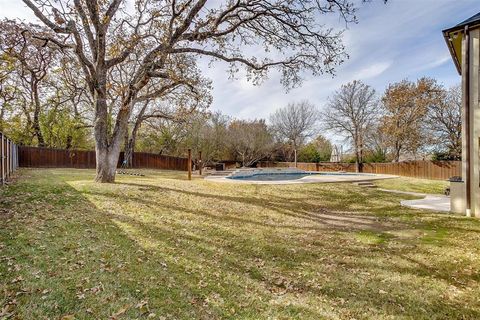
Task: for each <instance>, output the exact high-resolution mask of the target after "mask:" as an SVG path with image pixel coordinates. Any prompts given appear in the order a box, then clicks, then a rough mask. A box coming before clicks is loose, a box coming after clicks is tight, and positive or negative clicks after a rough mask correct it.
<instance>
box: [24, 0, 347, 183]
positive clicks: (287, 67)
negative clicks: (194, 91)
mask: <svg viewBox="0 0 480 320" xmlns="http://www.w3.org/2000/svg"><path fill="white" fill-rule="evenodd" d="M23 2H24V3H25V4H26V5H27V6H28V7H29V8H30V9H31V10H32V11H33V12H34V14H35V15H36V16H37V17H38V18H39V19H40V20H41V21H42V22H43V23H44V24H45V25H46V26H48V27H49V28H50V29H51V30H52V31H53V32H55V33H56V36H47V37H45V36H39V38H40V39H44V40H45V41H48V42H51V43H54V44H56V45H58V46H59V47H60V48H61V49H62V50H64V51H67V50H70V51H73V52H74V53H75V54H76V56H77V58H78V61H79V63H80V65H81V68H82V71H83V75H84V77H85V80H86V82H87V84H88V87H89V91H90V94H91V96H92V97H93V100H94V107H95V123H94V135H95V145H96V146H95V149H96V157H97V175H96V181H99V182H113V181H114V179H115V168H116V163H117V161H118V156H119V153H120V149H121V142H122V140H123V138H124V135H125V131H126V130H127V125H128V120H129V118H130V114H131V111H132V108H133V106H134V104H135V101H136V97H137V95H138V93H139V92H140V91H141V90H142V89H143V88H144V87H145V86H146V85H147V84H148V83H149V82H150V81H151V80H152V79H156V78H161V79H170V78H172V77H175V70H169V69H168V60H169V59H171V58H172V57H173V56H175V55H194V56H204V57H209V58H212V59H215V60H223V61H226V62H228V63H230V65H231V67H232V68H231V71H232V72H235V71H236V70H237V69H238V66H239V65H242V66H245V67H246V70H247V71H248V72H249V75H250V78H251V79H252V80H253V81H255V82H258V80H260V79H262V78H263V77H264V76H265V74H266V72H267V71H268V70H269V69H272V68H277V69H278V70H280V71H281V74H282V80H281V81H282V83H283V84H284V85H285V86H287V87H291V86H295V85H298V84H299V83H300V81H301V71H303V70H308V71H310V72H311V73H313V74H314V75H318V74H322V73H325V72H326V73H334V69H335V66H336V65H338V64H340V63H341V62H342V61H343V60H344V59H345V58H346V55H345V52H344V47H343V45H342V43H341V33H339V32H335V31H334V30H332V29H331V28H324V27H322V23H319V21H318V20H319V19H320V16H321V15H324V14H331V13H340V15H341V16H342V17H343V18H345V19H346V20H347V21H351V20H353V19H354V12H355V8H354V6H353V5H352V3H351V2H349V1H348V0H302V1H300V0H293V1H292V0H274V1H264V0H258V1H250V0H237V1H226V2H219V3H217V4H212V5H211V6H207V1H206V0H195V1H191V0H169V1H153V0H139V1H135V2H134V4H133V9H130V8H131V6H127V2H126V1H125V0H108V1H98V0H88V1H87V0H59V1H54V0H23ZM262 45H263V47H264V49H265V50H264V52H266V55H265V56H263V57H262V55H261V54H255V55H254V56H251V57H248V56H246V55H245V54H244V52H245V50H243V49H244V48H245V47H255V48H258V46H262ZM134 53H135V54H136V55H137V57H138V58H139V61H141V64H140V65H139V66H138V68H131V70H132V72H131V74H130V76H129V82H128V85H127V86H125V87H124V88H123V89H122V90H123V93H122V94H120V95H115V96H116V97H118V96H120V97H121V99H119V101H117V102H116V104H115V105H114V106H115V108H116V111H115V112H113V113H111V114H115V116H116V117H115V121H114V125H113V130H110V128H109V110H110V109H109V108H112V105H111V103H112V101H111V97H113V96H114V95H112V94H110V90H111V86H110V83H109V74H110V73H111V72H112V69H113V68H115V67H116V66H118V65H121V64H125V63H128V62H127V61H129V57H130V56H131V55H132V54H134ZM269 57H280V59H279V60H272V59H269Z"/></svg>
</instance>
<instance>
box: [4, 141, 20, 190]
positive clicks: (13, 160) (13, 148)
mask: <svg viewBox="0 0 480 320" xmlns="http://www.w3.org/2000/svg"><path fill="white" fill-rule="evenodd" d="M17 167H18V147H17V145H16V144H15V143H13V141H12V140H10V139H8V138H7V137H6V136H5V135H4V134H3V133H1V132H0V184H1V185H4V184H5V182H7V181H8V180H9V179H10V178H11V176H12V173H13V172H14V171H15V170H16V169H17Z"/></svg>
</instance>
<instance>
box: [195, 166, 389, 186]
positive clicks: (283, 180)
mask: <svg viewBox="0 0 480 320" xmlns="http://www.w3.org/2000/svg"><path fill="white" fill-rule="evenodd" d="M395 177H396V176H391V175H382V174H373V173H350V172H348V173H347V172H318V171H303V170H299V169H296V168H251V169H237V170H235V171H233V172H231V173H230V174H228V173H227V175H209V176H207V177H205V178H204V179H206V180H209V181H215V182H229V183H248V184H302V183H335V182H343V183H345V182H365V181H373V180H380V179H391V178H395Z"/></svg>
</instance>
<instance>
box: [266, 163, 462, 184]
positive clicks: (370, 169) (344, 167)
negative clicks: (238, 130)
mask: <svg viewBox="0 0 480 320" xmlns="http://www.w3.org/2000/svg"><path fill="white" fill-rule="evenodd" d="M258 166H259V167H294V166H295V163H293V162H272V161H261V162H259V163H258ZM297 168H299V169H302V170H306V171H325V172H332V171H346V172H355V164H352V163H332V162H320V163H305V162H298V163H297ZM363 172H365V173H377V174H392V175H397V176H404V177H412V178H422V179H432V180H447V179H449V178H450V177H452V176H461V174H462V162H461V161H404V162H391V163H365V164H364V165H363Z"/></svg>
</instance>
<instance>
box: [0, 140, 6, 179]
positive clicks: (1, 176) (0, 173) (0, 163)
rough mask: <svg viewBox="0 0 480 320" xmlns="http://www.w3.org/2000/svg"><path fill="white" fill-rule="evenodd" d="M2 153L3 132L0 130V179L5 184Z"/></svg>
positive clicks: (3, 147) (3, 149) (3, 151)
mask: <svg viewBox="0 0 480 320" xmlns="http://www.w3.org/2000/svg"><path fill="white" fill-rule="evenodd" d="M4 153H5V146H4V143H3V133H1V132H0V179H1V180H2V185H4V184H5V165H4V162H3V157H4Z"/></svg>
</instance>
